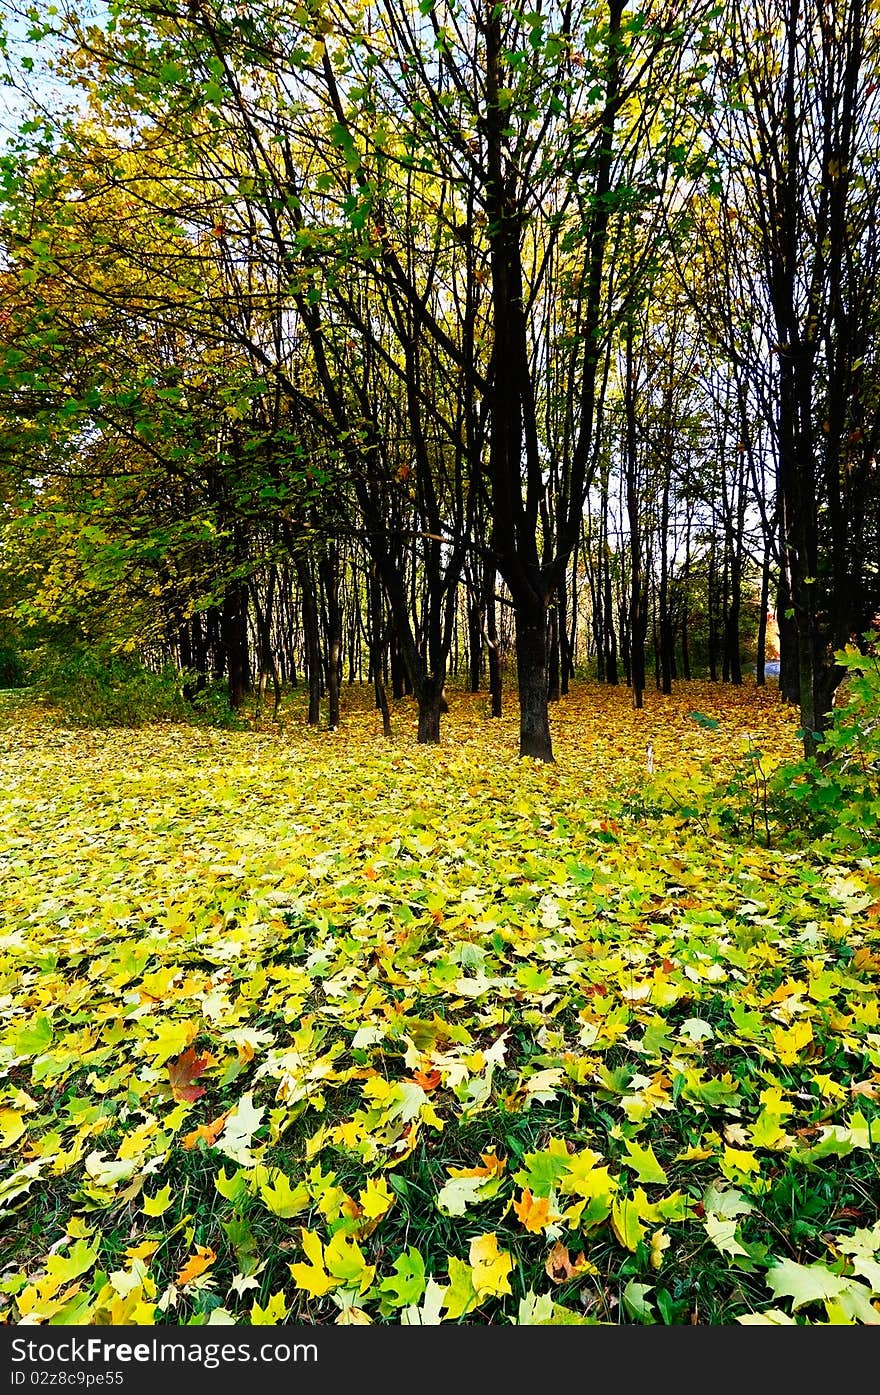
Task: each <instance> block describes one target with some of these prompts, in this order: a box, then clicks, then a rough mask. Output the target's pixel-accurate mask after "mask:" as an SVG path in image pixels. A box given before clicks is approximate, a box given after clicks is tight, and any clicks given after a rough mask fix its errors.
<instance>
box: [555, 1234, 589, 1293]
mask: <svg viewBox="0 0 880 1395" xmlns="http://www.w3.org/2000/svg"><path fill="white" fill-rule="evenodd" d="M544 1269H545V1272H546V1274H547V1278H548V1279H552V1281H553V1283H554V1284H566V1283H568V1282H569V1280H570V1279H577V1278H579V1277H580V1275H581V1274H598V1272H599V1271H598V1269H597V1268H596V1266H595V1264H591V1263H590V1261H589V1260H588V1259H587V1257H586V1255H578V1257H577V1259H576V1260H575V1261H574V1263H572V1260H571V1255H570V1254H569V1253H568V1247H567V1246H566V1245H563V1243H562V1241H561V1240H557V1242H556V1244H555V1245H554V1246H553V1249H552V1250H551V1251H550V1253H549V1255H548V1256H547V1263H546V1264H545V1265H544Z"/></svg>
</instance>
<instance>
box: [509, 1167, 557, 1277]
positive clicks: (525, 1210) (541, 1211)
mask: <svg viewBox="0 0 880 1395" xmlns="http://www.w3.org/2000/svg"><path fill="white" fill-rule="evenodd" d="M513 1209H514V1211H515V1212H516V1214H517V1216H518V1217H519V1219H520V1220H521V1221H522V1223H523V1225H524V1226H525V1228H526V1230H530V1231H532V1232H533V1234H535V1235H537V1234H538V1232H539V1231H542V1230H543V1229H544V1227H545V1226H548V1225H549V1224H550V1200H549V1198H548V1197H546V1196H539V1197H535V1196H532V1193H531V1192H530V1190H529V1188H528V1187H526V1189H525V1191H524V1192H523V1194H522V1198H521V1200H519V1201H515V1202H514V1203H513ZM548 1273H549V1270H548ZM550 1277H551V1278H552V1277H553V1276H552V1274H551V1275H550Z"/></svg>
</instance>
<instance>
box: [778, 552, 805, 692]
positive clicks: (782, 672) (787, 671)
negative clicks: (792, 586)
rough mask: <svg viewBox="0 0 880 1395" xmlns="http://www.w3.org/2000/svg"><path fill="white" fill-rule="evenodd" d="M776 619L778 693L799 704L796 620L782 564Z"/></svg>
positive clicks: (786, 576) (786, 575)
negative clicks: (777, 636)
mask: <svg viewBox="0 0 880 1395" xmlns="http://www.w3.org/2000/svg"><path fill="white" fill-rule="evenodd" d="M776 621H777V624H778V627H779V695H780V697H781V698H782V700H783V702H791V703H794V705H795V706H796V707H797V706H799V705H800V690H801V689H800V671H799V668H798V632H797V621H796V620H795V618H794V614H793V612H792V606H791V593H790V591H789V586H788V574H787V572H786V570H785V567H784V566H782V567H781V568H780V572H779V588H778V590H777V593H776Z"/></svg>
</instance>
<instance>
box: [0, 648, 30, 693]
mask: <svg viewBox="0 0 880 1395" xmlns="http://www.w3.org/2000/svg"><path fill="white" fill-rule="evenodd" d="M26 683H27V670H26V668H25V666H24V663H23V661H22V658H21V655H20V654H19V652H18V650H17V649H16V648H15V646H14V645H13V644H11V643H9V642H8V641H4V640H0V688H23V687H24V686H25V684H26Z"/></svg>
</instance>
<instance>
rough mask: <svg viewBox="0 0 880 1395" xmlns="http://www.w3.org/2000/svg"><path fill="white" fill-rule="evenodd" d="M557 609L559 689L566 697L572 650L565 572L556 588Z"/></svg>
mask: <svg viewBox="0 0 880 1395" xmlns="http://www.w3.org/2000/svg"><path fill="white" fill-rule="evenodd" d="M556 610H557V613H558V617H559V624H558V626H557V629H558V633H559V691H560V693H561V694H562V696H563V697H565V696H566V694H567V693H568V682H569V678H570V677H571V652H570V649H569V641H568V581H567V578H566V575H565V573H564V572H563V574H562V576H561V577H560V579H559V585H558V587H557V588H556Z"/></svg>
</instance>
